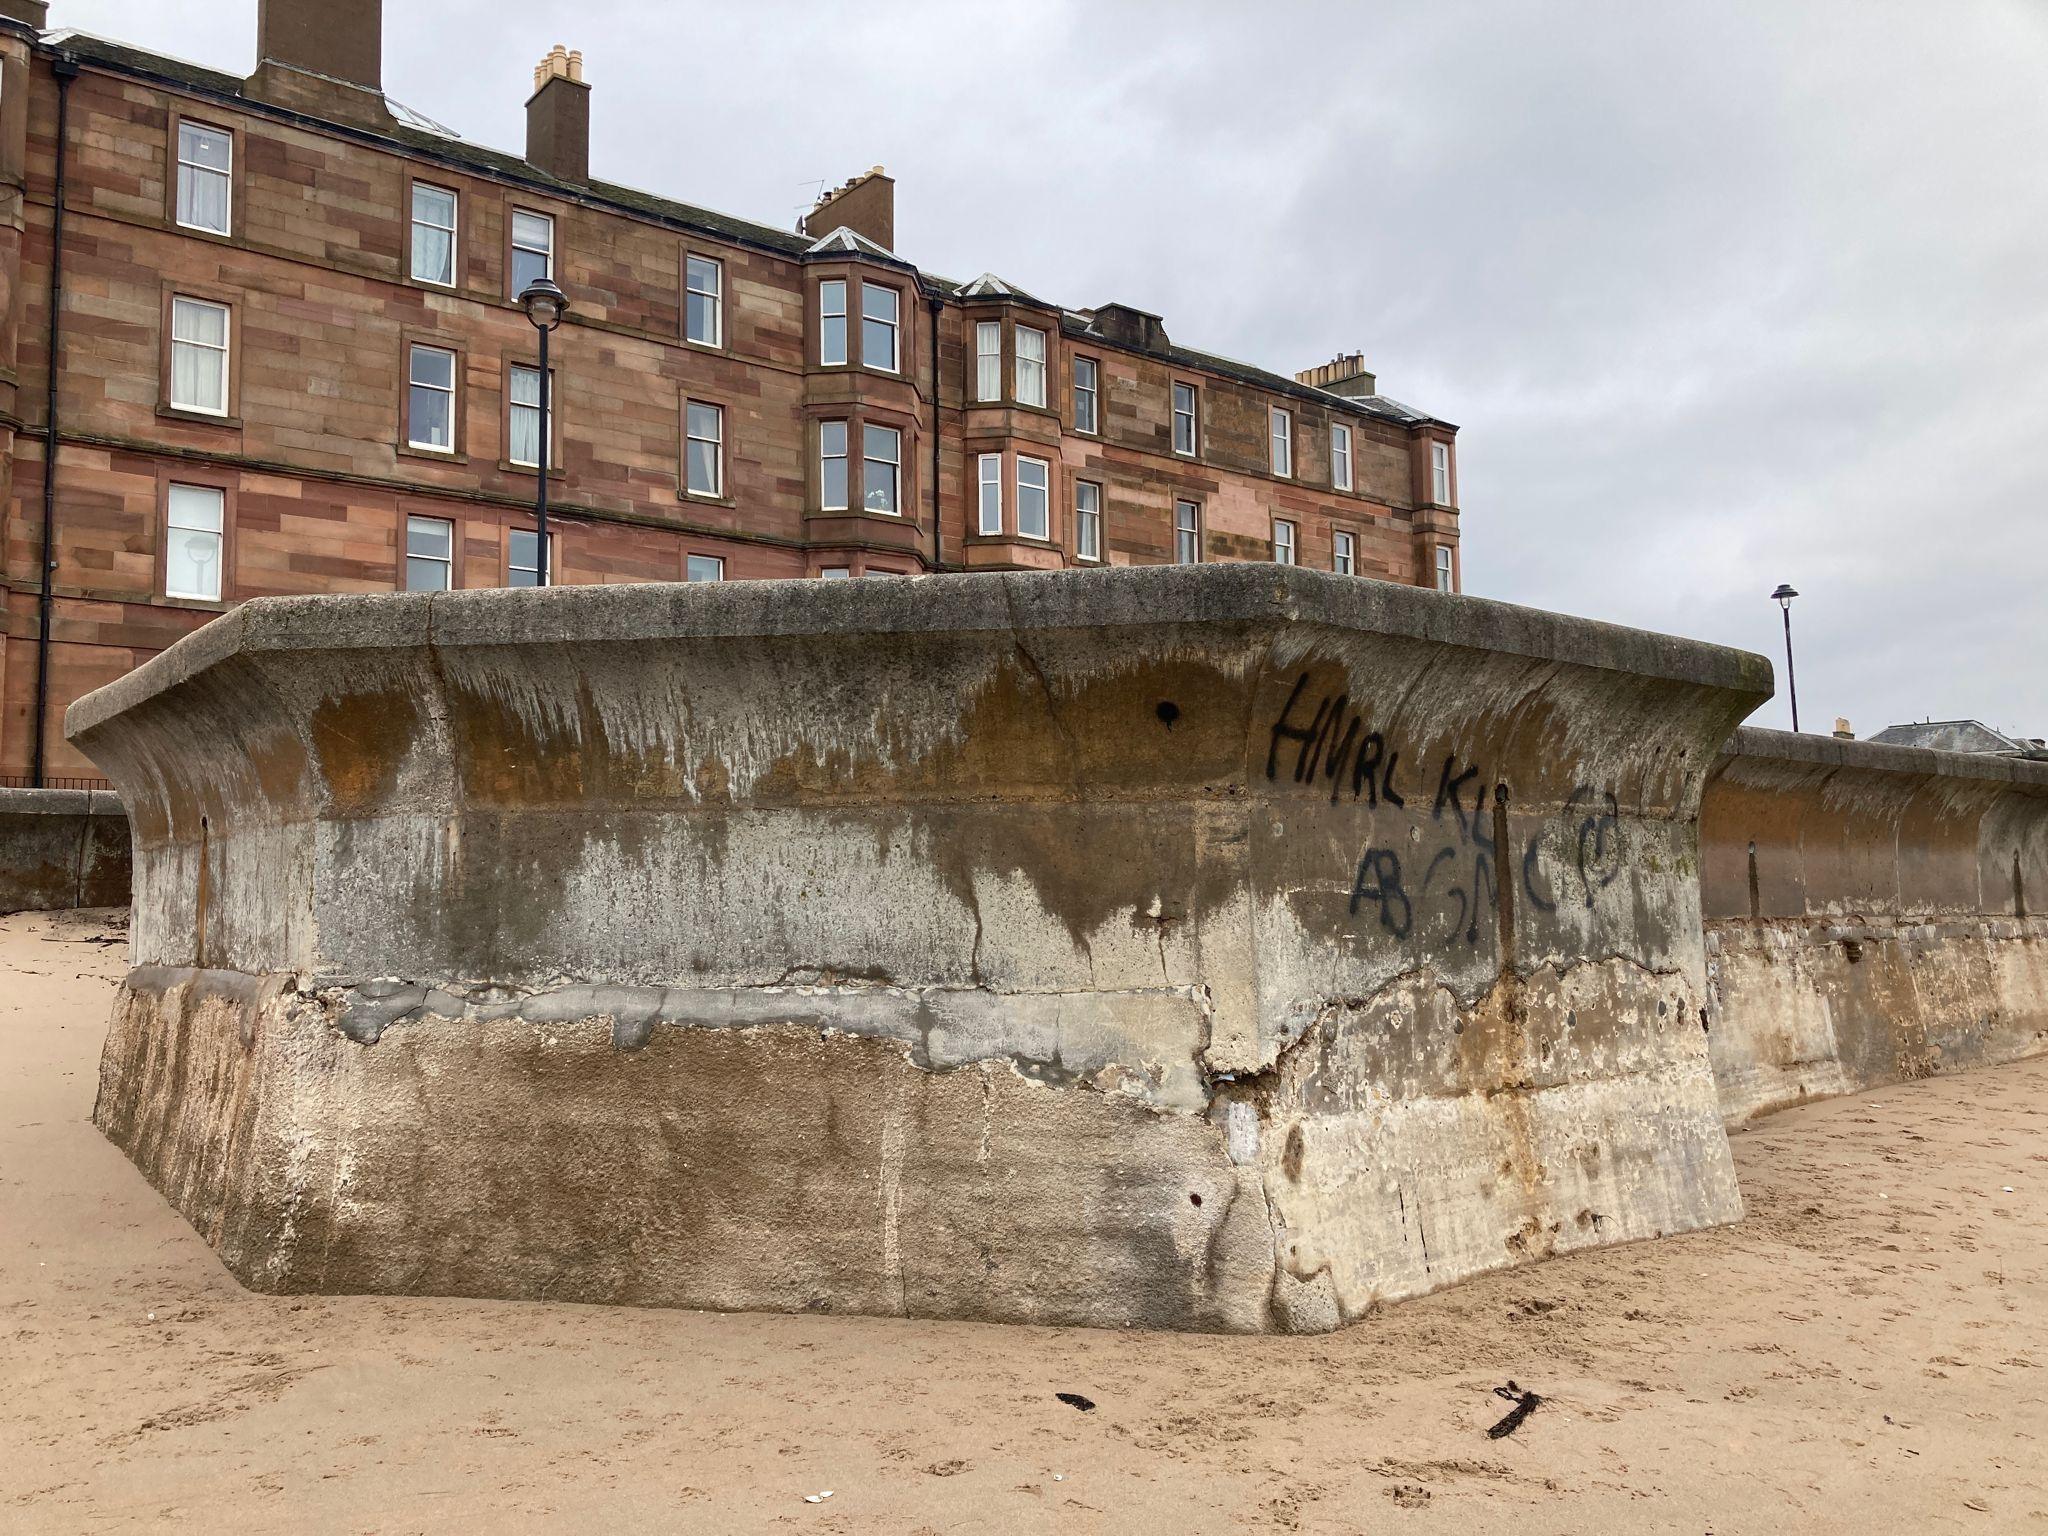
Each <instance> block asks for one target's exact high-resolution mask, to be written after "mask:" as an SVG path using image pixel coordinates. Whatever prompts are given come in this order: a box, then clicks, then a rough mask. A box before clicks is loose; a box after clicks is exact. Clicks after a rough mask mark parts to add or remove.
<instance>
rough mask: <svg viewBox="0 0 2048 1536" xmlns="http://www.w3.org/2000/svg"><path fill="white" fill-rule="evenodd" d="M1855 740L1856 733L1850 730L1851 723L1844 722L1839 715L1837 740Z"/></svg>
mask: <svg viewBox="0 0 2048 1536" xmlns="http://www.w3.org/2000/svg"><path fill="white" fill-rule="evenodd" d="M1855 739H1856V733H1855V732H1854V731H1852V730H1850V729H1849V722H1848V721H1846V720H1844V719H1843V718H1842V717H1841V716H1840V715H1837V716H1836V717H1835V740H1837V741H1854V740H1855Z"/></svg>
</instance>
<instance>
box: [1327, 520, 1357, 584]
mask: <svg viewBox="0 0 2048 1536" xmlns="http://www.w3.org/2000/svg"><path fill="white" fill-rule="evenodd" d="M1330 569H1331V570H1333V571H1335V572H1336V573H1337V574H1338V575H1339V576H1352V575H1356V574H1357V571H1358V541H1357V539H1356V537H1354V536H1353V535H1351V534H1348V533H1346V532H1345V531H1344V530H1343V529H1341V528H1340V529H1338V530H1337V531H1336V532H1335V533H1333V534H1331V535H1330Z"/></svg>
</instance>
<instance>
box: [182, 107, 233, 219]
mask: <svg viewBox="0 0 2048 1536" xmlns="http://www.w3.org/2000/svg"><path fill="white" fill-rule="evenodd" d="M234 169H235V138H234V135H233V134H231V133H227V132H225V131H224V130H222V129H219V128H209V127H207V126H206V125H205V124H204V123H180V124H178V222H179V223H180V224H182V225H184V227H185V228H187V229H197V230H203V231H204V232H205V233H207V234H209V235H224V234H226V233H228V229H229V226H230V225H231V224H232V223H233V221H234V211H235V210H234V186H235V180H234Z"/></svg>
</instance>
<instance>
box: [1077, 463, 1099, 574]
mask: <svg viewBox="0 0 2048 1536" xmlns="http://www.w3.org/2000/svg"><path fill="white" fill-rule="evenodd" d="M1074 553H1076V554H1077V555H1079V556H1080V557H1081V558H1082V559H1084V560H1099V559H1101V558H1102V487H1101V486H1099V485H1096V484H1094V483H1092V482H1090V481H1087V480H1083V481H1081V482H1080V483H1079V484H1077V485H1076V486H1075V487H1074Z"/></svg>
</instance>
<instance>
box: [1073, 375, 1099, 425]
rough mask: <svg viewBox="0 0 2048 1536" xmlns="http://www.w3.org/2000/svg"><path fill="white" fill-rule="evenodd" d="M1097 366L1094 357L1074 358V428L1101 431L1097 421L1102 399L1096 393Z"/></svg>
mask: <svg viewBox="0 0 2048 1536" xmlns="http://www.w3.org/2000/svg"><path fill="white" fill-rule="evenodd" d="M1096 377H1097V373H1096V367H1095V359H1094V358H1092V357H1077V358H1075V359H1074V430H1075V431H1076V432H1087V433H1091V434H1092V433H1094V432H1096V431H1099V430H1100V428H1099V427H1098V425H1097V423H1098V422H1099V421H1100V420H1101V417H1100V415H1099V414H1098V413H1099V411H1100V409H1101V401H1100V400H1099V399H1098V398H1097V393H1096Z"/></svg>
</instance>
